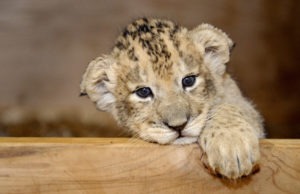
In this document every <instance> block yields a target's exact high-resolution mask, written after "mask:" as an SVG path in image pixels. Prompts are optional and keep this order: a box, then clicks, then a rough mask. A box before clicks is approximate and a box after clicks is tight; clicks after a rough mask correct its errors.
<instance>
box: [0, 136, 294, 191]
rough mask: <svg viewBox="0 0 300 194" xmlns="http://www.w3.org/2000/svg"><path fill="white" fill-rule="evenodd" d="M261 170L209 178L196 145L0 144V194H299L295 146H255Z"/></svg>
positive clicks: (8, 140)
mask: <svg viewBox="0 0 300 194" xmlns="http://www.w3.org/2000/svg"><path fill="white" fill-rule="evenodd" d="M261 155H262V158H261V163H260V171H259V172H257V173H256V174H254V175H252V176H250V177H246V178H243V179H241V180H238V181H236V182H233V181H228V180H225V179H222V178H218V177H215V176H212V175H210V174H209V173H208V171H207V170H206V169H205V168H204V166H203V165H202V163H201V161H200V158H201V151H200V149H199V147H198V146H197V145H196V144H193V145H186V146H175V145H172V146H170V145H168V146H161V145H157V144H151V143H145V142H143V141H140V140H136V139H125V138H124V139H114V138H113V139H103V138H80V139H76V138H61V139H59V138H54V139H51V138H0V193H1V194H2V193H3V194H15V193H22V194H27V193H28V194H34V193H47V194H48V193H64V194H66V193H67V194H68V193H72V194H73V193H75V194H76V193H143V194H144V193H164V194H165V193H172V194H173V193H184V194H185V193H222V194H226V193H242V194H247V193H264V194H268V193H270V194H276V193H295V194H299V193H300V140H261Z"/></svg>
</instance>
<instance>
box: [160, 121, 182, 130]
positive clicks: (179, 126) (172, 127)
mask: <svg viewBox="0 0 300 194" xmlns="http://www.w3.org/2000/svg"><path fill="white" fill-rule="evenodd" d="M186 124H187V121H185V122H184V123H182V124H179V125H170V124H169V123H165V125H166V126H168V127H169V128H170V129H172V130H174V131H177V132H180V131H182V130H183V129H184V128H185V126H186Z"/></svg>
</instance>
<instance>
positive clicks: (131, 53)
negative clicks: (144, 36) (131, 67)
mask: <svg viewBox="0 0 300 194" xmlns="http://www.w3.org/2000/svg"><path fill="white" fill-rule="evenodd" d="M127 54H128V57H129V59H131V60H133V61H138V57H137V56H136V55H135V51H134V47H132V48H131V49H129V50H128V51H127Z"/></svg>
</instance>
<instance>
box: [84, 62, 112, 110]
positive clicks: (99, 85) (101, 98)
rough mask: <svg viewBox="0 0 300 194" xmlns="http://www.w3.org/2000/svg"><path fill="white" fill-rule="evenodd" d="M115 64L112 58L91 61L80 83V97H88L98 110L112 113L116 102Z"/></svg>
mask: <svg viewBox="0 0 300 194" xmlns="http://www.w3.org/2000/svg"><path fill="white" fill-rule="evenodd" d="M113 64H114V60H113V59H112V58H111V57H110V56H104V57H99V58H97V59H95V60H93V61H91V62H90V63H89V65H88V67H87V69H86V71H85V73H84V74H83V76H82V81H81V83H80V95H88V96H89V98H90V99H91V100H92V101H93V102H95V103H96V104H97V108H99V109H100V110H103V111H108V112H111V111H112V108H113V106H114V102H115V97H114V95H113V93H112V91H113V88H114V84H113V83H114V80H113V79H114V77H112V75H113V73H112V71H113V70H112V65H113Z"/></svg>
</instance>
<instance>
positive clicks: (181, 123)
mask: <svg viewBox="0 0 300 194" xmlns="http://www.w3.org/2000/svg"><path fill="white" fill-rule="evenodd" d="M232 46H233V42H232V40H231V39H230V38H229V37H228V36H227V35H226V34H225V33H224V32H222V31H221V30H219V29H217V28H215V27H213V26H211V25H209V24H201V25H199V26H198V27H196V28H195V29H193V30H190V31H189V30H187V29H186V28H184V27H181V26H178V25H176V24H174V23H173V22H170V21H166V20H159V19H148V18H142V19H139V20H136V21H134V22H133V23H131V24H129V25H128V26H127V27H126V28H125V30H124V31H123V34H121V35H120V36H119V37H118V39H117V42H116V46H115V48H114V49H113V51H112V53H111V54H109V55H107V56H103V57H100V58H97V59H96V60H94V61H92V62H91V63H90V64H89V66H88V68H87V70H86V72H85V74H84V75H83V80H82V83H81V92H82V93H86V94H87V95H88V96H89V97H90V99H91V100H92V101H94V102H95V103H96V105H97V107H98V108H99V109H100V110H105V111H108V112H110V113H111V114H112V115H113V116H114V118H115V119H116V120H117V121H118V123H119V124H120V125H121V126H123V127H124V128H127V129H128V130H130V131H131V132H132V133H133V135H134V136H137V137H140V138H142V139H144V140H146V141H151V142H157V143H160V144H186V143H193V142H197V141H198V142H199V144H200V145H201V148H202V149H203V151H204V152H205V153H206V155H207V160H208V164H209V166H210V167H211V168H212V170H214V171H217V172H219V173H221V174H222V175H224V176H225V177H228V178H238V177H241V176H243V175H248V174H249V173H250V172H251V169H252V167H253V166H254V165H255V164H256V163H257V161H258V159H259V147H258V138H259V137H262V136H263V132H262V131H263V128H262V119H261V117H260V115H259V114H258V113H257V111H256V110H255V109H254V108H253V106H252V105H251V103H249V102H248V101H247V100H246V99H245V98H244V97H243V96H242V95H241V93H240V90H239V89H238V87H237V85H236V83H235V82H234V81H233V80H232V79H231V77H230V76H229V75H228V74H227V73H226V71H225V70H226V66H225V65H226V63H228V61H229V55H230V50H231V48H232ZM189 75H195V76H196V82H195V84H194V85H193V86H191V87H187V88H183V86H182V79H183V78H184V77H186V76H189ZM141 87H149V88H151V90H152V93H153V96H150V97H147V98H141V97H139V96H138V95H137V94H136V93H135V91H136V90H137V89H138V88H141ZM179 128H180V129H181V130H178V129H179Z"/></svg>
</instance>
